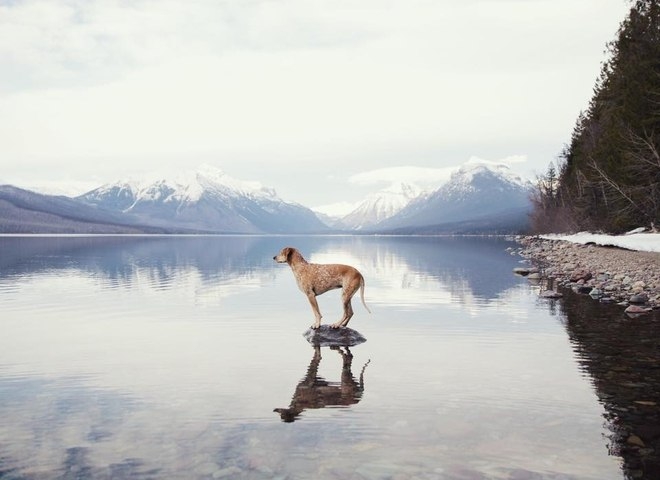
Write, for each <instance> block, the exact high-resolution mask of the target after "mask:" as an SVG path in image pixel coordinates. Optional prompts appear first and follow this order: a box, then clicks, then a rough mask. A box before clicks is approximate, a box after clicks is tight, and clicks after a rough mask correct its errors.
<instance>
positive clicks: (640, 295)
mask: <svg viewBox="0 0 660 480" xmlns="http://www.w3.org/2000/svg"><path fill="white" fill-rule="evenodd" d="M518 242H519V243H520V244H521V245H522V248H521V249H520V250H519V252H518V253H519V254H520V255H521V256H522V257H524V258H526V259H528V260H530V261H531V262H532V264H533V265H534V267H532V268H531V269H527V273H539V274H540V275H539V276H540V277H541V278H544V279H553V280H554V281H555V284H557V285H559V286H563V287H567V288H571V289H573V290H574V291H576V292H580V293H586V294H589V295H590V296H591V297H592V298H594V299H597V300H600V301H602V302H616V303H619V304H621V305H624V306H628V305H636V306H639V307H640V309H645V310H647V311H648V310H650V309H652V308H660V254H658V253H657V252H638V251H632V250H624V249H619V248H611V247H599V246H596V245H580V244H577V243H571V242H566V241H561V240H547V239H541V238H538V237H520V238H518ZM525 270H526V269H524V268H517V269H514V272H515V273H518V274H522V275H525V274H526V273H525V272H524V271H525Z"/></svg>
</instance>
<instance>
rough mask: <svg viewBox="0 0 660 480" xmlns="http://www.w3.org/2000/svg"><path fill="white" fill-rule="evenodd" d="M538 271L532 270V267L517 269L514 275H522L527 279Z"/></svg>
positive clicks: (514, 270)
mask: <svg viewBox="0 0 660 480" xmlns="http://www.w3.org/2000/svg"><path fill="white" fill-rule="evenodd" d="M537 272H538V269H537V268H532V267H516V268H514V269H513V273H515V274H516V275H522V276H523V277H526V276H527V275H529V274H530V273H537Z"/></svg>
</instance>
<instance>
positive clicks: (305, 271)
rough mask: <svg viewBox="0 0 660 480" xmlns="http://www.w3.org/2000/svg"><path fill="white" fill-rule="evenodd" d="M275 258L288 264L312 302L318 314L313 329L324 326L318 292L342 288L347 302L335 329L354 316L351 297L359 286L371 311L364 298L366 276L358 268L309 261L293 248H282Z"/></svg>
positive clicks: (362, 297)
mask: <svg viewBox="0 0 660 480" xmlns="http://www.w3.org/2000/svg"><path fill="white" fill-rule="evenodd" d="M273 260H275V261H276V262H278V263H288V264H289V266H290V267H291V270H292V271H293V276H294V277H296V283H298V288H300V290H301V291H302V292H303V293H304V294H305V295H306V296H307V299H308V300H309V303H310V304H311V305H312V310H313V311H314V316H315V317H316V321H315V322H314V324H313V325H312V328H319V327H320V326H321V312H320V311H319V304H318V303H317V302H316V297H317V295H321V294H322V293H325V292H327V291H328V290H332V289H335V288H341V289H342V294H341V300H342V303H343V305H344V316H343V317H342V319H341V320H339V321H338V322H336V323H333V324H332V325H331V326H332V328H340V327H345V326H346V325H348V321H349V320H350V319H351V317H352V316H353V307H352V306H351V298H352V297H353V295H355V292H357V291H358V288H359V289H360V298H361V299H362V305H364V308H366V309H367V312H369V313H371V310H369V307H367V304H366V303H365V301H364V277H363V276H362V274H361V273H360V272H358V271H357V269H355V268H353V267H351V266H349V265H338V264H328V265H323V264H318V263H308V262H307V260H305V259H304V258H303V256H302V255H301V254H300V252H299V251H298V250H296V249H295V248H291V247H286V248H283V249H282V251H281V252H280V253H279V254H277V255H275V256H274V257H273Z"/></svg>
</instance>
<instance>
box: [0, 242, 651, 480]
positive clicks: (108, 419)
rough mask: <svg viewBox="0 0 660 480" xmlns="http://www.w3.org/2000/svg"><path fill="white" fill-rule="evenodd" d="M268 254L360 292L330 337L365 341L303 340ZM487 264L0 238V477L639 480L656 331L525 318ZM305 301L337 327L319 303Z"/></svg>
mask: <svg viewBox="0 0 660 480" xmlns="http://www.w3.org/2000/svg"><path fill="white" fill-rule="evenodd" d="M284 246H295V247H297V248H298V249H299V250H300V251H301V252H302V253H303V255H305V257H306V258H307V259H308V260H309V261H312V262H316V263H347V264H351V265H354V266H355V267H357V268H358V269H359V270H360V271H361V272H362V273H363V275H364V277H365V279H366V288H365V298H366V302H367V304H368V305H369V307H370V309H371V310H372V314H369V313H367V311H366V310H365V309H364V307H363V306H362V304H361V303H360V301H359V297H357V296H356V297H355V298H354V302H353V307H354V310H355V316H354V317H353V319H352V320H351V322H350V324H349V327H352V328H353V329H356V330H357V331H359V332H360V333H361V334H362V335H364V336H365V337H366V339H367V341H366V342H365V343H363V344H360V345H356V346H354V347H349V348H344V347H341V348H330V347H321V348H315V347H313V346H312V345H310V343H308V342H307V340H306V339H305V338H304V337H303V336H302V334H303V332H304V331H305V330H306V329H307V328H308V327H309V326H310V325H311V323H312V322H313V319H314V317H313V315H312V311H311V308H310V306H309V304H308V301H307V299H306V298H305V296H304V295H303V294H302V293H301V292H300V291H299V290H298V288H297V286H296V283H295V280H294V278H293V275H292V273H291V270H290V269H289V267H288V266H287V265H286V264H284V265H281V264H276V263H275V262H274V261H273V256H274V255H275V254H276V253H278V252H279V250H280V249H281V248H282V247H284ZM507 248H516V244H515V243H513V242H511V241H507V240H505V239H501V238H477V237H472V238H471V237H464V238H459V237H366V236H365V237H360V236H318V237H315V236H308V237H284V236H264V237H260V236H235V237H231V236H229V237H224V236H200V237H149V236H146V237H122V236H116V237H115V236H103V237H25V238H20V237H4V238H0V309H1V313H0V315H1V316H0V335H1V336H0V478H1V479H3V480H6V479H31V480H32V479H52V478H57V479H88V478H89V479H92V478H93V479H97V478H101V479H106V478H107V479H110V478H112V479H160V478H166V479H178V478H181V479H212V478H246V479H271V478H276V479H307V478H316V479H324V478H328V479H408V478H419V479H528V478H530V479H594V480H595V479H598V480H604V479H622V478H629V477H630V478H654V477H652V476H649V475H651V473H650V472H651V470H650V468H651V467H649V465H653V463H652V462H653V461H655V459H654V457H653V452H648V451H644V448H645V447H642V446H638V447H635V446H631V445H630V444H629V443H627V434H628V433H630V430H631V429H634V428H635V425H634V424H635V422H641V423H648V421H649V419H653V421H657V418H656V417H654V415H655V414H656V413H657V412H656V410H655V408H654V404H655V403H656V401H658V400H659V399H658V398H657V391H656V388H657V385H659V384H660V380H659V381H658V383H655V380H653V381H650V380H649V378H651V379H653V378H655V377H653V375H656V376H657V375H658V374H657V371H658V370H659V368H658V367H660V364H659V363H658V355H659V354H658V349H657V344H656V343H655V342H653V344H652V345H648V339H649V338H655V339H657V338H658V333H660V329H658V327H657V325H658V323H660V322H658V321H657V320H658V319H657V318H656V317H654V316H653V315H650V316H647V317H646V318H642V319H637V320H634V322H639V323H637V324H636V325H631V322H632V320H626V319H625V317H624V316H623V313H622V311H621V309H620V308H618V309H617V308H616V307H615V309H612V307H601V306H600V305H598V304H597V303H595V302H593V301H592V300H590V299H588V298H585V297H572V296H569V297H568V298H567V299H566V300H562V301H560V302H558V301H554V300H545V299H541V298H540V297H539V290H540V288H541V287H540V286H538V285H533V284H531V283H530V282H529V281H528V280H526V279H525V278H523V277H519V276H515V275H513V273H512V270H513V268H514V267H516V266H520V261H521V259H520V257H518V256H515V255H513V254H512V253H510V252H509V251H507ZM318 301H319V305H320V309H321V312H322V313H323V315H324V318H323V321H324V323H331V322H334V321H336V320H338V319H339V318H340V317H341V305H340V293H339V291H331V292H328V293H326V294H324V295H322V296H320V297H318ZM585 309H586V310H585ZM585 322H586V323H585ZM589 322H591V323H589ZM591 324H593V325H591ZM639 325H643V326H644V330H643V335H640V334H639V332H640V330H639V328H640V327H639ZM605 326H607V328H605ZM654 335H655V336H654ZM645 339H646V340H647V344H644V343H643V341H644V340H645ZM640 342H641V343H640ZM619 345H625V348H624V347H620V348H619ZM644 345H646V347H644ZM607 348H609V350H607ZM640 348H642V349H643V348H646V350H643V355H641V357H643V358H646V359H647V360H648V362H646V363H644V364H643V365H640V364H636V365H633V366H625V364H626V362H625V358H621V357H626V358H633V357H634V354H632V353H631V354H630V355H620V354H621V352H622V351H623V352H626V351H629V352H639V351H640ZM603 352H605V353H603ZM607 352H609V354H608V353H607ZM615 354H616V355H615ZM613 355H615V356H614V357H613ZM608 362H610V363H609V364H608ZM622 365H624V366H623V367H622ZM612 372H614V373H612ZM617 372H619V373H617ZM617 375H619V376H617ZM621 376H625V378H621ZM633 377H634V378H633ZM645 379H646V380H645ZM631 382H632V383H633V384H635V382H636V385H637V386H636V387H634V386H633V387H625V386H623V387H622V386H621V385H628V384H630V383H631ZM622 389H623V391H622ZM635 389H637V390H635ZM640 390H641V392H643V393H639V392H640ZM631 391H632V392H633V393H630V392H631ZM635 392H637V393H638V394H637V393H635ZM626 395H628V396H626ZM636 402H637V403H636ZM639 402H641V403H639ZM635 405H636V406H637V407H638V408H637V409H636V410H635ZM276 409H279V410H278V411H275V410H276ZM284 412H288V414H285V413H284ZM628 413H630V414H632V413H634V414H635V416H634V418H632V417H631V418H630V419H629V420H625V421H624V420H623V419H624V417H626V415H627V414H628ZM659 431H660V429H659ZM647 450H648V448H647ZM649 462H651V463H649Z"/></svg>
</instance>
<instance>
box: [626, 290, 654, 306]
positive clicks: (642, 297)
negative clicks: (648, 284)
mask: <svg viewBox="0 0 660 480" xmlns="http://www.w3.org/2000/svg"><path fill="white" fill-rule="evenodd" d="M628 301H629V302H630V303H636V304H643V303H646V302H648V301H649V296H648V295H646V294H645V293H638V294H636V295H633V296H632V297H630V298H629V299H628Z"/></svg>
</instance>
